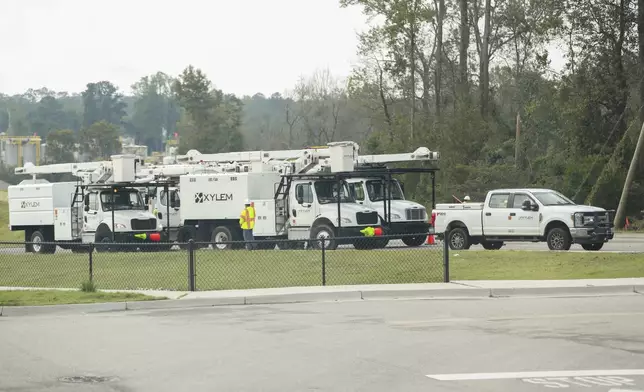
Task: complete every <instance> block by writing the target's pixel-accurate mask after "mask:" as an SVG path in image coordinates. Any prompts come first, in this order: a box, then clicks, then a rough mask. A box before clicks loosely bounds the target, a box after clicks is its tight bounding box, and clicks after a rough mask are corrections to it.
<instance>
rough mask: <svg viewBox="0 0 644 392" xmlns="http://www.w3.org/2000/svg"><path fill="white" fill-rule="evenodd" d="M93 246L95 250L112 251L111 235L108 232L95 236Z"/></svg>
mask: <svg viewBox="0 0 644 392" xmlns="http://www.w3.org/2000/svg"><path fill="white" fill-rule="evenodd" d="M94 243H95V247H96V251H97V252H112V251H113V250H114V245H110V244H111V243H112V237H111V235H110V234H101V235H99V236H97V237H96V239H95V241H94Z"/></svg>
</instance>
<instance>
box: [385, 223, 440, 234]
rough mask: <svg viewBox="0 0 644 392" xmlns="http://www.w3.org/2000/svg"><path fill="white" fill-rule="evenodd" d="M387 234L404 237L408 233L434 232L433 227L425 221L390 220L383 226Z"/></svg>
mask: <svg viewBox="0 0 644 392" xmlns="http://www.w3.org/2000/svg"><path fill="white" fill-rule="evenodd" d="M384 231H385V232H384V234H385V235H387V236H400V238H402V237H406V236H407V235H408V234H422V235H424V236H427V235H429V234H434V227H433V226H432V225H431V224H429V223H427V222H391V223H389V224H387V225H385V227H384Z"/></svg>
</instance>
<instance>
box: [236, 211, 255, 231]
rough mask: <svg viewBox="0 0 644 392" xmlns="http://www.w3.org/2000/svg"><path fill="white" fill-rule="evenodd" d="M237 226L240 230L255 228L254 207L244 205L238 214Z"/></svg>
mask: <svg viewBox="0 0 644 392" xmlns="http://www.w3.org/2000/svg"><path fill="white" fill-rule="evenodd" d="M239 226H240V227H241V228H242V230H253V229H254V228H255V208H253V207H246V208H244V209H243V210H242V213H241V215H240V216H239Z"/></svg>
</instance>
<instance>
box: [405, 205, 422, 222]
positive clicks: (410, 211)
mask: <svg viewBox="0 0 644 392" xmlns="http://www.w3.org/2000/svg"><path fill="white" fill-rule="evenodd" d="M405 216H406V218H407V220H408V221H410V220H422V221H425V220H427V212H425V209H424V208H407V209H406V210H405Z"/></svg>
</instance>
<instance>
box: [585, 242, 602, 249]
mask: <svg viewBox="0 0 644 392" xmlns="http://www.w3.org/2000/svg"><path fill="white" fill-rule="evenodd" d="M581 247H582V248H584V250H600V249H601V248H603V247H604V243H603V242H597V243H594V244H581Z"/></svg>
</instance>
